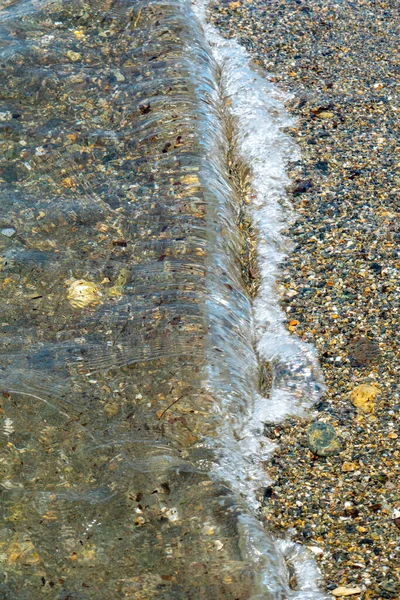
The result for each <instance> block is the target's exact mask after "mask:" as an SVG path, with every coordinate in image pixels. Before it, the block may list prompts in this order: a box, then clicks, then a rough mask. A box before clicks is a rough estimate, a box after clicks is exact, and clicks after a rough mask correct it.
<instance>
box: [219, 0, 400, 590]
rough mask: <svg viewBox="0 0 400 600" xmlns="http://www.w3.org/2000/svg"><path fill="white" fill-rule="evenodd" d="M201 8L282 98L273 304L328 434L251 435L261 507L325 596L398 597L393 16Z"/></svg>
mask: <svg viewBox="0 0 400 600" xmlns="http://www.w3.org/2000/svg"><path fill="white" fill-rule="evenodd" d="M210 9H211V11H210V15H211V19H212V21H213V23H214V24H216V25H217V26H218V28H219V29H220V31H221V32H222V33H223V35H224V36H226V37H236V38H237V39H238V40H239V41H240V43H241V44H243V45H244V46H245V47H246V48H247V49H248V51H249V53H250V55H251V57H252V59H253V61H254V62H255V63H256V64H257V65H259V66H261V67H262V68H263V69H265V70H266V71H267V72H268V73H269V74H270V75H269V76H270V78H272V80H273V81H274V82H276V83H277V85H278V86H279V87H280V88H281V89H282V90H284V91H289V92H291V93H292V95H293V96H292V99H291V100H290V102H289V103H288V104H287V108H288V109H289V111H290V112H291V113H292V114H293V115H294V116H295V117H296V119H297V121H296V124H295V125H294V126H293V127H292V129H291V130H290V133H291V135H292V136H293V138H294V139H295V140H296V142H297V144H298V145H299V147H300V150H301V159H300V160H299V161H297V162H295V163H293V164H291V165H289V167H288V168H289V172H290V176H291V179H292V185H291V187H290V189H289V190H288V193H289V196H290V199H291V201H292V203H293V205H294V207H295V210H296V212H297V215H298V219H297V221H296V223H295V224H294V225H293V226H291V227H290V229H289V230H288V232H287V234H288V236H289V237H290V238H291V239H292V240H293V242H294V250H293V252H292V254H291V255H290V257H289V258H288V259H287V261H286V262H285V264H284V269H283V270H282V273H281V278H280V291H281V302H282V306H283V307H284V309H285V311H286V313H287V323H288V328H289V330H290V331H291V332H293V335H298V336H300V337H301V338H302V339H303V340H305V341H308V342H311V343H313V344H315V346H316V348H317V351H318V356H319V360H320V363H321V367H322V369H323V373H324V377H325V381H326V392H325V394H324V395H323V397H322V398H321V401H320V402H319V404H318V405H317V406H316V411H315V413H314V415H313V420H314V422H319V423H322V424H323V425H321V426H318V427H320V429H321V428H322V429H323V428H324V427H325V428H326V425H329V426H332V427H333V428H334V432H333V446H332V448H330V449H329V448H328V450H326V448H325V450H326V451H324V449H323V448H322V449H321V448H320V449H319V451H318V450H316V448H315V446H314V445H313V430H311V432H310V431H309V428H310V425H311V424H310V422H309V421H304V422H302V421H299V420H293V421H288V422H285V423H283V424H280V425H278V426H277V425H273V426H268V427H267V428H266V434H267V435H268V437H270V438H271V439H273V440H275V441H276V442H277V444H278V447H277V452H276V455H275V458H274V459H273V461H272V463H273V464H272V467H270V468H269V470H268V473H269V476H270V478H271V479H272V481H273V483H272V484H271V486H270V487H269V488H268V489H267V490H266V494H265V499H264V503H263V504H264V506H263V513H264V516H265V519H266V522H267V523H268V526H269V527H273V528H274V529H275V530H277V531H278V533H281V534H282V535H288V534H289V535H290V536H291V537H292V538H293V539H294V540H296V541H299V542H301V543H302V544H305V545H306V546H308V547H309V548H310V550H311V551H312V552H313V553H314V554H315V556H316V559H317V561H318V563H319V565H320V568H321V571H322V574H323V576H324V578H325V582H326V586H327V590H328V591H329V592H331V593H332V594H333V597H345V596H350V597H351V598H354V600H361V599H363V600H367V599H374V600H375V599H380V598H385V599H386V598H399V596H400V581H399V527H400V519H399V516H400V512H399V511H400V495H399V456H400V452H399V423H398V418H399V417H398V414H399V407H400V401H399V387H398V386H399V372H400V369H399V350H400V348H399V335H398V330H399V316H398V308H399V268H400V254H399V239H400V234H399V228H398V223H399V167H400V165H399V159H398V147H399V129H398V127H399V124H398V110H399V77H398V71H399V67H398V58H399V56H398V54H399V52H398V39H399V29H400V27H399V24H400V20H399V15H398V7H396V6H393V5H392V4H389V3H383V2H370V1H368V2H366V1H357V2H350V1H348V0H345V1H342V2H332V1H328V2H327V1H325V0H310V1H308V2H302V1H301V0H296V1H295V2H294V1H293V2H285V3H282V2H278V1H275V0H268V1H267V2H266V1H265V0H247V1H244V0H243V1H231V2H226V1H219V2H214V3H212V4H211V6H210ZM314 427H315V426H314ZM326 430H327V431H328V430H329V431H331V432H332V430H331V429H328V428H326ZM314 433H315V431H314ZM317 441H318V443H321V439H319V440H317ZM331 441H332V440H331ZM314 442H315V440H314ZM330 450H331V451H330Z"/></svg>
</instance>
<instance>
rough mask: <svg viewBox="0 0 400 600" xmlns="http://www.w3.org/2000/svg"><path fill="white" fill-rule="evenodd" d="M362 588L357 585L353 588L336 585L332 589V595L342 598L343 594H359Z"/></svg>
mask: <svg viewBox="0 0 400 600" xmlns="http://www.w3.org/2000/svg"><path fill="white" fill-rule="evenodd" d="M361 592H362V589H361V588H359V587H354V588H346V587H337V588H336V589H334V590H333V591H332V596H335V598H343V597H344V596H354V595H355V594H361Z"/></svg>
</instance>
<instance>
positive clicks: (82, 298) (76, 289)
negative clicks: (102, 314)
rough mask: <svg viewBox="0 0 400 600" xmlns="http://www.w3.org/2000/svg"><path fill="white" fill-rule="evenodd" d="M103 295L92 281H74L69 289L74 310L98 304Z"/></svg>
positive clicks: (69, 298) (69, 296)
mask: <svg viewBox="0 0 400 600" xmlns="http://www.w3.org/2000/svg"><path fill="white" fill-rule="evenodd" d="M100 296H101V293H100V290H99V288H98V286H97V285H96V284H95V283H92V282H91V281H84V280H83V279H79V280H77V281H73V282H72V283H71V284H70V286H69V289H68V295H67V297H68V300H69V301H70V303H71V304H72V306H73V307H74V308H84V307H85V306H90V305H93V304H97V303H98V302H99V299H100Z"/></svg>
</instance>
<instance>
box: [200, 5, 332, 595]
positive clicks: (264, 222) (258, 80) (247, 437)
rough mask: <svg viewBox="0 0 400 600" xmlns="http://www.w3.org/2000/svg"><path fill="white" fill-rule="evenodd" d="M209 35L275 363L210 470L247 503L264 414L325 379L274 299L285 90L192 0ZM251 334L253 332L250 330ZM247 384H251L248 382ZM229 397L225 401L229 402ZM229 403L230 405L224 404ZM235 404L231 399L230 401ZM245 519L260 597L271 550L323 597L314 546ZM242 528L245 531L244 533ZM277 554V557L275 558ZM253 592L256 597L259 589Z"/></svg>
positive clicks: (263, 340) (271, 415) (288, 410)
mask: <svg viewBox="0 0 400 600" xmlns="http://www.w3.org/2000/svg"><path fill="white" fill-rule="evenodd" d="M192 4H193V8H194V11H195V13H196V15H197V17H198V18H199V20H200V22H201V24H202V27H203V30H204V34H205V37H206V40H207V42H208V45H209V48H210V54H211V55H212V57H213V59H214V61H215V63H216V65H217V66H218V68H219V71H220V82H219V85H220V95H221V99H222V100H225V101H226V100H228V101H229V102H225V104H228V105H229V111H230V114H231V116H232V117H233V120H234V124H235V127H236V136H237V137H236V140H235V141H236V145H237V150H238V153H239V155H240V158H241V159H242V160H243V161H244V162H245V163H246V164H247V165H249V166H250V168H251V182H250V183H251V188H252V202H251V205H250V207H249V216H250V218H251V221H252V224H253V225H254V228H255V230H256V234H257V250H258V262H259V268H260V273H261V285H260V289H259V292H258V295H257V297H256V299H255V301H254V303H253V319H254V323H253V326H252V328H251V329H253V328H254V331H253V333H254V336H255V343H256V350H257V353H258V356H259V358H260V359H261V360H262V361H266V362H268V363H269V364H270V365H271V366H272V369H273V382H272V390H271V393H270V396H269V397H268V398H265V397H263V396H262V395H261V394H259V393H258V392H257V390H256V389H255V387H254V389H252V390H251V394H249V396H250V395H251V397H252V398H251V400H250V401H249V407H248V409H247V411H245V412H247V414H246V417H245V418H244V420H243V422H242V426H241V429H240V434H241V435H240V441H238V437H237V431H236V435H235V433H234V434H232V432H230V431H229V424H227V425H226V426H224V427H223V428H222V429H223V431H222V433H223V438H224V444H223V445H224V448H223V451H222V456H221V459H220V462H219V464H218V465H215V471H216V473H217V474H218V475H220V476H222V477H223V478H225V479H227V480H229V481H230V483H231V484H233V485H235V486H236V488H237V489H238V491H239V492H241V493H242V495H244V494H247V498H248V503H249V507H253V509H254V506H255V497H256V494H255V492H256V490H257V489H259V488H260V487H261V486H262V485H264V484H265V479H266V475H265V469H264V464H263V463H264V462H265V461H267V460H268V457H269V456H270V455H271V452H272V450H273V446H272V444H269V445H268V443H266V442H267V441H266V439H265V437H264V436H263V435H262V429H263V423H264V422H277V421H281V420H282V419H284V418H285V417H287V416H289V415H297V416H303V415H307V414H309V409H310V408H311V407H312V405H313V404H314V403H315V402H316V401H317V400H318V398H319V397H320V395H321V393H322V391H323V379H322V375H321V372H320V369H319V366H318V361H317V358H316V353H315V350H314V348H313V347H312V346H311V345H310V344H307V343H305V342H303V341H302V340H300V339H299V338H298V337H296V336H295V335H291V334H290V333H289V331H288V330H287V329H286V326H285V321H286V319H285V314H284V312H283V310H282V309H281V307H280V305H279V293H278V290H277V283H276V281H277V277H278V274H279V269H280V265H281V263H282V261H283V260H284V259H285V257H286V256H287V254H288V253H289V252H290V250H291V242H290V240H288V239H287V237H285V235H284V230H285V229H286V228H287V226H288V225H289V224H290V223H291V222H293V220H294V219H295V214H294V212H293V208H292V206H291V204H290V203H289V201H288V199H287V195H286V187H287V185H288V183H289V178H288V176H287V171H286V168H287V163H288V161H290V160H296V159H298V158H299V151H298V149H297V147H296V145H295V143H294V142H293V140H292V138H291V137H290V136H288V135H287V134H285V133H283V131H282V129H283V128H285V127H288V126H290V125H293V119H292V118H291V117H290V116H289V115H288V114H287V112H286V110H285V107H284V102H285V101H286V100H287V99H288V96H287V95H285V94H284V93H283V92H281V91H280V90H279V89H278V88H277V87H276V86H275V85H274V84H273V83H272V82H270V81H268V80H267V79H266V78H264V77H263V76H261V75H259V74H258V73H257V72H256V71H255V70H254V69H252V68H251V66H250V58H249V55H248V53H247V52H246V50H245V49H244V48H243V47H241V46H240V45H239V44H238V43H237V42H236V41H235V40H227V39H224V38H222V36H221V35H220V34H219V33H218V31H217V30H216V28H215V27H213V26H212V25H211V24H210V23H208V22H207V18H206V10H207V5H208V0H192ZM250 334H251V332H250ZM249 385H251V384H249ZM227 404H229V402H228V403H227ZM224 408H225V409H228V410H229V407H228V406H224ZM233 410H234V406H233ZM249 520H250V521H251V523H244V524H243V531H244V532H243V535H242V538H243V539H244V540H245V542H244V546H245V549H244V552H245V553H249V552H250V553H251V554H252V556H253V558H254V560H255V561H256V562H260V561H261V562H263V553H268V559H267V560H266V561H265V565H266V572H265V581H264V584H265V587H264V588H262V589H265V592H266V593H267V596H264V595H261V596H260V599H261V598H265V597H268V598H270V597H271V598H278V597H279V598H280V597H281V596H279V593H278V591H276V590H274V589H271V581H275V582H277V581H278V580H279V579H280V575H279V576H278V579H277V578H276V573H275V575H274V576H272V573H271V565H272V568H274V567H273V564H274V563H273V561H272V563H271V547H272V553H275V554H276V570H277V571H279V569H280V568H281V566H279V564H280V560H282V558H284V559H285V560H286V561H287V562H290V563H291V564H292V565H293V567H294V569H295V572H296V578H297V582H298V589H297V590H296V591H295V590H290V591H287V592H286V593H287V594H288V597H290V598H296V599H298V600H317V599H318V600H322V599H324V598H326V596H325V594H323V593H322V592H321V591H320V589H319V587H318V580H319V578H320V574H319V571H318V569H317V567H316V564H315V562H314V560H313V557H312V556H311V554H310V553H309V552H308V551H307V550H306V549H304V548H303V547H301V546H299V545H298V544H295V543H293V542H292V541H290V540H278V539H275V538H273V536H271V535H270V534H266V532H265V530H264V529H263V528H262V526H261V525H260V528H259V529H258V528H257V526H256V525H255V523H254V521H253V520H252V517H251V516H249ZM246 536H247V538H248V539H246ZM279 557H280V558H279ZM257 598H258V597H257Z"/></svg>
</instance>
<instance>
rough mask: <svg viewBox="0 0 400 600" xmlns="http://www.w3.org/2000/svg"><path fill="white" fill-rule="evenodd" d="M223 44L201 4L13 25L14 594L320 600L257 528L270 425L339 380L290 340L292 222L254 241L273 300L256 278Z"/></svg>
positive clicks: (1, 224)
mask: <svg viewBox="0 0 400 600" xmlns="http://www.w3.org/2000/svg"><path fill="white" fill-rule="evenodd" d="M213 36H214V37H213ZM215 36H216V33H215V32H212V31H209V30H207V27H206V25H205V21H204V6H203V5H202V4H201V3H200V2H198V3H195V5H194V6H193V5H192V4H191V3H190V2H189V1H186V0H139V1H136V2H133V3H131V2H124V1H117V2H112V1H107V2H103V1H96V2H84V1H77V2H58V1H56V2H46V1H45V2H39V1H35V2H34V1H32V2H22V1H19V2H14V3H5V4H4V6H3V8H2V10H1V11H0V60H1V72H0V145H1V149H0V195H1V196H0V202H1V213H0V269H1V271H0V275H1V288H0V306H1V323H0V325H1V340H0V342H1V351H0V390H1V396H0V408H1V413H0V414H1V418H2V424H1V429H0V470H1V482H0V494H1V503H0V513H1V521H0V564H1V571H2V576H1V577H2V578H1V580H0V595H1V597H3V598H9V599H14V598H15V599H21V600H22V599H32V598H41V597H43V598H57V599H63V600H67V599H75V598H76V599H85V600H86V599H89V598H96V599H100V600H102V599H104V600H108V599H109V600H111V599H114V598H115V599H119V598H132V599H135V600H136V599H137V600H139V599H140V600H142V599H143V600H145V599H146V600H147V599H151V598H157V599H165V600H167V599H168V600H176V599H179V598H182V599H183V598H185V599H186V598H193V599H194V598H196V599H199V598H204V599H205V598H207V599H213V598H215V599H220V598H221V599H222V598H227V599H228V598H229V599H232V600H233V599H236V600H239V599H240V600H245V599H246V600H247V599H250V598H252V599H253V600H256V599H259V600H261V599H266V600H268V599H274V600H275V599H276V600H283V599H284V598H298V599H300V598H302V599H303V600H306V599H308V600H311V599H312V598H323V597H324V595H323V594H322V593H321V592H320V591H319V589H318V582H317V579H318V573H317V571H316V569H315V567H314V565H313V562H312V561H311V560H310V559H309V558H308V556H307V555H306V554H305V553H304V552H303V550H302V549H300V548H299V547H297V546H295V545H293V544H291V543H290V542H289V541H287V540H276V539H275V538H274V536H273V535H272V534H271V533H269V532H267V531H265V529H264V528H263V526H262V523H261V522H260V521H259V520H258V518H257V507H258V498H259V496H260V494H261V495H262V488H263V486H265V484H266V483H267V474H266V473H265V470H264V463H265V462H266V461H267V460H268V457H269V455H270V453H271V451H272V449H273V448H272V445H271V444H270V443H269V441H268V440H267V439H266V438H264V437H263V436H262V421H263V420H267V419H268V420H273V419H274V418H281V417H282V416H284V415H285V414H288V413H289V412H293V413H297V414H299V413H301V412H302V411H304V410H305V409H306V408H307V406H310V405H311V404H312V402H313V401H314V400H316V399H317V397H318V395H319V393H320V389H321V384H320V382H319V380H318V373H317V367H316V364H315V358H314V356H313V352H312V349H310V348H308V347H302V346H299V345H298V344H297V345H296V344H295V346H296V348H295V349H294V350H293V348H292V346H291V343H292V342H291V341H290V340H289V341H288V339H287V338H285V339H283V340H282V335H280V334H281V333H282V328H281V321H282V317H281V315H280V314H279V312H278V313H277V312H276V309H273V306H274V304H273V303H274V296H273V293H272V292H271V293H270V290H271V289H272V288H273V275H274V273H275V270H276V268H278V267H277V265H278V263H279V260H280V259H281V257H282V256H283V255H284V249H283V247H282V248H281V246H280V244H281V245H282V244H283V246H284V241H281V240H280V238H279V234H278V237H276V238H274V236H273V231H275V230H276V228H275V229H274V223H272V226H271V229H270V232H269V233H268V231H266V230H264V229H263V228H262V227H261V226H260V227H259V228H258V230H259V232H260V239H261V238H262V239H264V240H267V241H268V239H269V238H268V235H270V236H271V237H272V238H273V246H274V248H275V253H273V254H271V253H270V254H268V252H270V251H271V248H272V246H268V244H267V246H262V245H260V248H261V251H260V255H261V256H264V259H265V261H266V263H268V262H269V264H270V266H271V265H272V266H271V268H270V271H269V275H267V274H266V275H265V276H264V280H263V281H264V284H263V285H264V290H265V289H267V293H265V295H264V299H262V298H259V299H258V300H257V301H256V304H255V306H253V305H252V303H251V301H250V299H249V297H248V295H247V293H246V289H245V286H244V284H243V281H242V276H241V266H240V253H241V244H242V242H241V238H240V235H239V232H238V228H237V219H238V211H239V203H240V199H239V198H238V197H237V195H236V193H235V189H234V187H233V186H232V185H231V182H230V180H229V177H228V170H227V166H226V157H227V153H228V150H229V149H228V140H227V136H226V127H227V124H226V122H225V116H226V113H225V107H226V105H227V103H226V99H227V97H228V96H230V97H231V100H232V99H234V98H235V97H239V96H236V92H237V91H238V90H237V88H235V86H234V85H233V87H232V85H231V87H229V85H230V83H232V76H233V79H235V69H237V64H238V61H237V60H236V59H235V61H233V62H232V63H231V64H226V65H225V67H226V69H225V73H226V74H227V75H230V77H231V78H230V79H229V78H228V79H229V81H228V80H226V81H225V82H224V77H223V76H221V73H222V74H223V73H224V64H223V60H226V59H223V57H221V54H220V53H221V52H222V53H223V52H224V49H223V44H222V46H221V48H220V50H218V48H219V44H221V43H222V42H221V40H219V39H218V38H216V37H215ZM231 50H232V52H231V51H229V48H228V55H232V56H236V55H235V52H236V51H237V49H235V52H233V49H232V48H231ZM236 58H237V57H236ZM244 61H245V59H244ZM239 62H240V61H239ZM239 66H240V67H241V69H242V70H243V69H246V68H247V66H246V64H245V62H244V63H242V64H241V65H239ZM238 73H239V71H238ZM257 77H259V78H260V76H257ZM257 81H258V80H257ZM229 82H230V83H229ZM246 85H248V83H245V86H246ZM257 85H259V83H258V84H257ZM256 87H257V86H256ZM270 92H271V90H270ZM260 93H261V91H260ZM263 93H268V90H263ZM271 93H272V92H271ZM276 102H277V100H276V99H275V100H274V101H273V102H272V105H271V106H269V107H267V109H266V110H267V112H268V111H269V113H271V115H272V114H277V113H276V111H277V105H276ZM228 104H229V105H232V114H231V116H232V118H236V119H238V113H237V114H236V115H235V110H236V109H235V106H236V105H235V102H233V103H232V101H231V102H230V103H228ZM238 110H239V112H240V107H239V109H238ZM278 113H279V111H278ZM276 118H277V121H276V127H279V124H280V119H281V117H280V116H279V114H277V117H276ZM239 121H240V119H238V127H239V131H243V127H242V126H241V125H240V123H239ZM240 127H242V129H240ZM245 137H246V136H245ZM264 142H265V140H264ZM274 143H275V146H276V148H283V150H282V152H283V154H284V153H285V152H287V151H289V152H290V151H291V150H290V149H289V150H287V149H286V150H285V148H286V146H285V141H284V140H283V141H281V139H280V138H279V139H278V138H277V139H276V141H275V142H274ZM240 147H241V146H240V135H239V139H238V148H239V150H240ZM242 155H243V156H242V158H243V159H244V160H249V161H250V162H251V161H252V160H253V157H252V156H250V155H246V152H245V147H242ZM271 156H272V155H271ZM275 156H277V154H276V153H275ZM282 156H283V155H282ZM283 162H284V158H282V160H281V159H280V158H279V160H278V162H277V163H276V164H275V165H274V169H276V171H275V173H273V177H275V180H276V181H278V179H279V177H281V180H279V181H280V182H279V184H277V190H275V191H274V194H273V198H272V197H271V198H272V199H275V200H278V199H279V198H280V196H281V195H282V191H281V189H283V188H284V182H285V176H284V174H283V175H282V173H281V171H282V169H283V166H282V165H283ZM281 163H282V165H281ZM253 170H254V173H255V174H256V173H257V169H256V161H255V163H254V169H253ZM263 173H264V174H265V171H264V172H263ZM282 182H283V184H282ZM282 186H283V187H282ZM278 188H279V189H278ZM254 189H255V192H256V194H255V203H254V211H255V213H254V215H253V219H254V221H255V222H257V218H258V217H257V214H258V213H257V214H256V212H257V211H258V209H259V208H260V207H259V206H258V204H257V198H258V199H260V197H261V195H262V194H263V193H264V192H265V190H264V191H263V190H261V191H260V190H258V189H257V181H256V179H255V181H254ZM271 198H270V200H271ZM277 206H278V205H276V206H272V205H271V204H269V207H270V209H271V211H272V212H271V214H276V211H277V210H278V207H277ZM261 208H262V209H263V210H265V208H266V207H265V206H264V205H263V206H262V207H261ZM261 208H260V210H261ZM267 208H268V207H267ZM272 209H273V210H272ZM273 211H275V212H273ZM263 214H264V213H263ZM285 214H286V213H282V215H281V216H279V218H278V217H277V219H278V221H281V220H282V219H283V218H284V217H285ZM260 218H261V217H260ZM278 221H277V222H278ZM278 233H279V227H278ZM263 248H264V250H263ZM268 248H269V249H268ZM263 252H264V254H263ZM273 261H275V262H273ZM267 270H268V269H267ZM269 276H270V278H269ZM271 278H272V279H271ZM257 302H258V304H259V305H260V303H261V305H262V307H263V310H261V309H260V308H257ZM268 303H269V304H268ZM268 306H269V307H270V308H268ZM266 307H267V309H266ZM274 336H275V337H274ZM279 336H280V337H279ZM266 340H275V341H274V343H273V344H272V347H273V350H271V343H270V344H269V346H268V344H267V341H266ZM275 342H276V343H275ZM278 342H279V343H278ZM279 344H280V345H279ZM278 348H280V349H279V350H278ZM274 349H275V350H274ZM290 357H291V358H290ZM293 357H295V359H293ZM260 358H261V359H263V360H268V361H270V362H271V364H272V368H273V370H274V378H273V389H272V392H271V396H270V398H265V397H263V396H262V395H261V394H260V392H259V390H258V379H259V369H260V367H259V362H260ZM292 359H293V360H292ZM279 406H280V407H281V409H279V410H278V407H279ZM282 406H283V408H282ZM293 573H295V575H296V577H295V578H293V577H292V575H293ZM294 580H295V583H293V581H294Z"/></svg>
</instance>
